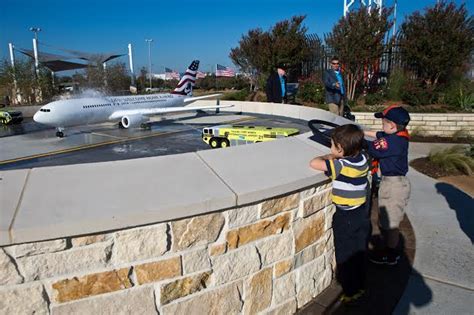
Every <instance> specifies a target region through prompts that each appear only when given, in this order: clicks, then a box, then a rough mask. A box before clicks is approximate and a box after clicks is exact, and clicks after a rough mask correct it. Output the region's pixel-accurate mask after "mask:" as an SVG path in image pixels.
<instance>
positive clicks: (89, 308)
mask: <svg viewBox="0 0 474 315" xmlns="http://www.w3.org/2000/svg"><path fill="white" fill-rule="evenodd" d="M51 314H52V315H62V314H64V315H73V314H77V315H82V314H156V307H155V301H154V294H153V287H150V286H145V287H136V288H132V289H128V290H123V291H119V292H115V293H112V294H104V295H99V296H97V297H95V298H90V299H83V300H77V301H73V302H69V303H63V304H57V305H53V306H52V307H51Z"/></svg>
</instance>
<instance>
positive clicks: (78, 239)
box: [71, 234, 110, 247]
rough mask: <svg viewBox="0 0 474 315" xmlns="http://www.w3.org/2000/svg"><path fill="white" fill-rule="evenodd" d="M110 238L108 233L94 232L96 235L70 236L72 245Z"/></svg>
mask: <svg viewBox="0 0 474 315" xmlns="http://www.w3.org/2000/svg"><path fill="white" fill-rule="evenodd" d="M109 239H110V235H107V234H96V235H87V236H79V237H73V238H71V244H72V246H74V247H78V246H86V245H91V244H95V243H99V242H105V241H107V240H109Z"/></svg>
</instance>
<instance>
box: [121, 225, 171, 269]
mask: <svg viewBox="0 0 474 315" xmlns="http://www.w3.org/2000/svg"><path fill="white" fill-rule="evenodd" d="M167 231H168V225H167V224H158V225H153V226H147V227H141V228H134V229H130V230H123V231H119V232H116V233H114V239H115V243H114V249H113V255H112V260H113V261H114V263H116V264H122V263H127V262H132V261H138V260H145V259H149V258H154V257H160V256H162V255H163V254H164V253H166V252H167V251H168V250H169V248H168V237H169V235H168V232H167Z"/></svg>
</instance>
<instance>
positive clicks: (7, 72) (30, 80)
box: [0, 59, 52, 104]
mask: <svg viewBox="0 0 474 315" xmlns="http://www.w3.org/2000/svg"><path fill="white" fill-rule="evenodd" d="M39 74H40V75H39V77H38V80H36V73H35V69H34V63H33V61H32V60H24V59H17V60H16V61H15V68H13V67H12V66H11V64H10V63H9V62H8V61H7V60H3V62H2V64H1V67H0V85H1V86H2V93H5V94H6V95H8V96H9V98H10V99H11V100H14V99H15V96H16V95H18V94H19V95H20V97H19V98H18V99H19V100H21V103H23V104H25V103H26V104H33V103H36V100H37V98H36V96H37V93H36V92H37V91H38V87H41V88H42V89H45V92H46V95H47V96H50V95H51V93H50V89H49V87H51V86H52V85H51V75H50V74H49V77H48V72H47V71H46V69H44V68H40V71H39ZM14 79H16V86H17V90H16V91H15V87H14Z"/></svg>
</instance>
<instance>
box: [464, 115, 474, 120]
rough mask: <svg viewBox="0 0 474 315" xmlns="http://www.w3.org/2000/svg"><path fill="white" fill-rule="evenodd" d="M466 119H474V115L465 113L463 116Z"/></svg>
mask: <svg viewBox="0 0 474 315" xmlns="http://www.w3.org/2000/svg"><path fill="white" fill-rule="evenodd" d="M462 120H464V121H474V115H465V116H463V117H462Z"/></svg>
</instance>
